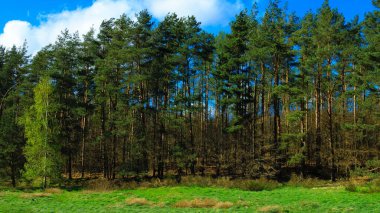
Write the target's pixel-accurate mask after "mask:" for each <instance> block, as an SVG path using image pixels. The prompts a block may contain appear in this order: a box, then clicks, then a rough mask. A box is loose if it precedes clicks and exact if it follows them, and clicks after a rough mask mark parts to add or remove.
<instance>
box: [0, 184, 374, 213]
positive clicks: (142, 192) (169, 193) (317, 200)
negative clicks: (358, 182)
mask: <svg viewBox="0 0 380 213" xmlns="http://www.w3.org/2000/svg"><path fill="white" fill-rule="evenodd" d="M0 212H81V213H84V212H366V213H368V212H380V193H379V192H377V193H363V192H350V191H348V190H347V188H345V187H343V186H332V187H314V188H305V187H295V186H283V187H280V188H276V189H273V190H269V191H267V190H263V191H247V190H241V189H233V188H232V189H231V188H218V187H199V186H169V187H156V188H145V187H139V188H136V189H129V190H126V189H123V190H120V189H119V190H110V191H99V190H98V191H97V190H84V189H80V190H72V191H67V190H62V189H58V188H52V189H47V190H45V191H39V190H33V191H29V192H28V191H25V190H24V191H20V190H10V189H9V190H6V189H3V190H1V191H0Z"/></svg>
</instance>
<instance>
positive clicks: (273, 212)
mask: <svg viewBox="0 0 380 213" xmlns="http://www.w3.org/2000/svg"><path fill="white" fill-rule="evenodd" d="M257 211H258V212H265V213H281V212H282V208H281V206H277V205H274V206H263V207H261V208H259V209H258V210H257Z"/></svg>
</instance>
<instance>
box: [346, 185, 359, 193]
mask: <svg viewBox="0 0 380 213" xmlns="http://www.w3.org/2000/svg"><path fill="white" fill-rule="evenodd" d="M345 189H346V191H349V192H356V191H357V190H358V189H357V187H356V185H355V184H353V183H349V184H348V185H347V186H346V188H345Z"/></svg>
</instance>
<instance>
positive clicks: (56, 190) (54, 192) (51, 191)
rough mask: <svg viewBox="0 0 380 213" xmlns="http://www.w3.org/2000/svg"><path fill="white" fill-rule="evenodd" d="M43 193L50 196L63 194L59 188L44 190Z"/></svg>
mask: <svg viewBox="0 0 380 213" xmlns="http://www.w3.org/2000/svg"><path fill="white" fill-rule="evenodd" d="M44 192H45V193H50V194H61V193H62V192H63V190H62V189H60V188H47V189H45V191H44Z"/></svg>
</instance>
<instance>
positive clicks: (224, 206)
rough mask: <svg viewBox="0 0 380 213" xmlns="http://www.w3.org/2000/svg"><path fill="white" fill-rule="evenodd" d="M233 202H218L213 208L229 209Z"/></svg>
mask: <svg viewBox="0 0 380 213" xmlns="http://www.w3.org/2000/svg"><path fill="white" fill-rule="evenodd" d="M233 205H234V204H233V203H232V202H229V201H227V202H218V203H216V204H215V206H214V208H216V209H229V208H231V207H232V206H233Z"/></svg>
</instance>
